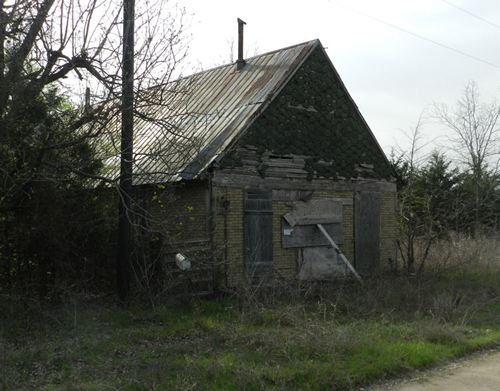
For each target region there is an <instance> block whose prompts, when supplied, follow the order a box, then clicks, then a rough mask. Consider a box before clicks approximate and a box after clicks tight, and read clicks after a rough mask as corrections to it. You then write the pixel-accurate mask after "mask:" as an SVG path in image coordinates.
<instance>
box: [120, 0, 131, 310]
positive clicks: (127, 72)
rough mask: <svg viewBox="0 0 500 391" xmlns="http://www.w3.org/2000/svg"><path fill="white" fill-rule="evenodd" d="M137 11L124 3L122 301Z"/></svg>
mask: <svg viewBox="0 0 500 391" xmlns="http://www.w3.org/2000/svg"><path fill="white" fill-rule="evenodd" d="M134 9H135V0H123V63H122V110H121V111H122V129H121V130H122V134H121V156H120V185H119V194H120V197H119V198H120V199H119V206H118V214H119V217H118V249H117V259H116V276H117V291H118V297H119V298H120V299H121V300H125V299H126V298H127V297H128V296H129V293H130V252H131V248H132V246H131V241H132V234H131V224H130V213H129V212H130V205H131V202H130V199H131V194H132V158H133V155H132V148H133V143H132V141H133V134H134V18H135V16H134Z"/></svg>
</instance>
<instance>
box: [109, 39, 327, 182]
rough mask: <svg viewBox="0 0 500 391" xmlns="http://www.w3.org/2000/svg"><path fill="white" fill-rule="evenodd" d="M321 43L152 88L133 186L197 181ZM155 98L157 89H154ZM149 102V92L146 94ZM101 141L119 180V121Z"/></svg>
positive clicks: (139, 126)
mask: <svg viewBox="0 0 500 391" xmlns="http://www.w3.org/2000/svg"><path fill="white" fill-rule="evenodd" d="M317 44H319V41H317V40H315V41H310V42H306V43H303V44H299V45H296V46H292V47H289V48H285V49H281V50H277V51H275V52H270V53H266V54H263V55H260V56H256V57H253V58H250V59H248V60H246V61H247V63H246V65H245V67H244V68H243V69H241V70H240V71H238V70H236V65H235V64H234V63H233V64H228V65H225V66H221V67H217V68H214V69H211V70H207V71H204V72H200V73H197V74H194V75H192V76H189V77H186V78H182V79H179V80H177V81H174V82H171V83H168V84H166V85H164V86H159V87H156V88H159V89H161V95H162V100H163V102H158V103H156V104H155V103H154V102H152V103H150V104H147V105H145V106H144V107H143V108H142V107H141V108H140V110H139V111H140V112H141V114H144V115H143V116H141V117H139V116H136V118H135V122H134V125H135V129H134V130H135V133H134V168H133V170H134V179H133V180H134V184H145V183H159V182H166V181H175V180H179V179H193V178H196V177H197V176H198V175H199V174H200V173H201V172H202V171H203V170H204V169H205V168H206V167H207V166H208V165H209V164H210V163H211V162H212V161H213V160H214V159H216V158H217V157H218V156H219V155H220V154H222V153H223V152H224V150H225V149H226V148H227V146H228V145H230V144H231V143H232V142H233V140H234V139H235V137H236V136H237V135H238V134H239V133H240V132H241V131H242V130H244V129H245V128H246V127H247V126H248V125H249V124H250V123H251V121H253V119H254V118H255V116H256V114H257V113H259V112H260V111H261V110H262V109H263V108H264V107H265V105H267V104H268V103H269V101H270V100H271V99H272V98H273V97H274V96H275V95H276V93H277V92H278V91H279V90H280V89H281V88H282V87H283V85H284V83H285V82H286V81H287V80H288V78H289V77H290V75H291V74H292V73H293V72H294V71H295V70H297V69H298V66H299V65H300V64H301V63H302V61H303V60H304V59H305V57H306V56H307V55H308V54H309V53H311V51H312V49H314V47H316V45H317ZM155 93H156V94H153V96H158V90H156V91H155ZM144 94H146V95H144V96H145V97H146V98H147V92H144ZM99 143H100V144H101V145H100V150H101V152H102V153H103V158H104V159H103V162H104V166H105V167H104V170H103V172H104V173H105V175H107V176H108V177H111V178H114V179H116V178H118V175H119V166H120V165H119V162H120V159H119V150H120V123H119V119H117V120H115V121H113V123H110V125H109V126H108V128H107V131H106V134H104V135H103V137H101V139H100V141H99Z"/></svg>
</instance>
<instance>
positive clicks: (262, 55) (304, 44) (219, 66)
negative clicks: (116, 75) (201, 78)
mask: <svg viewBox="0 0 500 391" xmlns="http://www.w3.org/2000/svg"><path fill="white" fill-rule="evenodd" d="M320 43H321V42H320V40H319V39H318V38H316V39H312V40H310V41H305V42H301V43H297V44H295V45H290V46H285V47H283V48H280V49H275V50H271V51H269V52H264V53H261V54H257V55H255V56H252V57H248V58H246V59H245V61H250V60H254V59H256V58H260V57H264V56H269V55H271V54H274V53H277V52H281V51H284V50H290V49H294V48H296V47H299V46H308V45H311V46H314V45H317V44H320ZM235 64H236V63H235V62H229V63H227V64H222V65H217V66H215V67H212V68H208V69H204V70H202V71H198V72H194V73H191V74H189V75H186V76H181V77H178V78H177V79H174V80H169V81H168V82H166V83H163V84H159V85H158V86H154V87H159V86H164V85H168V84H170V83H177V82H179V81H181V80H185V79H189V78H191V77H194V76H198V75H202V74H204V73H208V72H212V71H215V70H216V69H221V68H225V67H229V66H233V65H235Z"/></svg>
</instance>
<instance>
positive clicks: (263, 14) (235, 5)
mask: <svg viewBox="0 0 500 391" xmlns="http://www.w3.org/2000/svg"><path fill="white" fill-rule="evenodd" d="M179 1H180V5H183V6H185V7H186V9H187V11H188V13H192V14H193V16H192V18H191V27H190V30H189V32H190V33H191V35H192V41H191V45H190V51H189V53H190V56H189V60H190V64H191V65H192V66H193V67H203V68H209V67H211V66H214V65H219V64H222V63H226V62H229V59H230V42H231V41H232V40H234V41H235V42H236V41H237V39H236V35H237V24H236V18H237V17H240V18H241V19H243V20H244V21H245V22H247V25H246V26H245V45H246V48H245V51H246V53H247V55H248V56H251V55H254V54H258V53H264V52H267V51H271V50H275V49H279V48H282V47H286V46H289V45H294V44H297V43H300V42H304V41H308V40H311V39H315V38H319V39H320V40H321V42H322V44H323V46H325V47H326V50H327V53H328V55H329V56H330V58H331V60H332V62H333V64H334V65H335V67H336V68H337V71H338V72H339V74H340V76H341V78H342V80H343V81H344V83H345V84H346V86H347V89H348V90H349V92H350V93H351V95H352V97H353V98H354V100H355V101H356V103H357V104H358V106H359V108H360V110H361V113H362V114H363V116H364V117H365V119H366V120H367V122H368V124H369V125H370V127H371V128H372V130H373V132H374V133H375V136H376V137H377V139H378V140H379V142H380V144H381V145H382V147H383V148H384V149H385V150H386V152H389V151H390V148H391V146H393V145H395V144H396V143H399V144H404V139H403V138H402V130H408V129H410V128H411V127H413V126H414V125H415V124H416V122H417V120H418V117H419V115H420V113H421V112H422V110H424V108H425V107H427V106H429V105H430V104H432V103H433V102H443V103H448V104H450V105H453V104H454V102H455V101H456V100H457V99H458V98H459V97H460V95H461V94H462V91H463V88H464V86H465V84H466V83H467V82H468V81H470V80H475V81H476V82H477V83H478V86H479V90H480V92H481V96H482V98H483V99H484V100H491V99H492V98H493V97H495V96H499V95H500V50H499V48H500V27H494V26H492V25H490V24H488V23H486V22H484V21H481V20H478V19H476V18H474V17H472V16H471V15H468V14H466V13H465V12H462V11H460V10H458V9H456V8H454V7H452V6H451V5H450V4H447V3H451V4H454V5H456V6H459V7H462V8H464V9H466V10H468V11H470V12H472V13H474V14H476V15H479V16H481V17H483V18H485V19H487V20H488V21H491V22H493V23H496V24H497V25H499V26H500V2H499V1H498V0H475V1H474V0H378V1H374V0H350V1H347V0H310V1H304V0H301V1H298V0H288V1H285V0H246V1H241V0H179ZM367 15H368V16H367ZM370 17H371V18H370ZM373 18H378V19H381V20H383V21H384V22H387V23H391V24H393V25H396V26H398V27H400V28H403V29H406V30H409V31H411V32H413V33H415V34H418V35H421V36H424V37H426V38H428V39H431V40H434V41H437V42H439V43H441V44H443V45H447V46H451V47H453V48H455V49H458V50H460V51H462V52H465V53H467V54H469V55H472V56H475V57H478V58H480V59H482V60H484V61H487V62H490V63H493V64H494V65H496V67H495V66H491V65H487V64H485V63H482V62H480V61H477V60H474V59H472V58H468V57H466V56H463V55H460V54H458V53H455V52H453V51H450V50H448V49H445V48H442V47H439V46H437V45H435V44H432V43H430V42H426V41H424V40H422V39H418V38H416V37H414V36H412V35H409V34H407V33H404V32H402V31H399V30H397V29H395V28H393V27H390V26H387V25H385V24H383V23H381V22H379V21H376V20H374V19H373ZM235 46H236V43H235ZM235 51H236V47H235ZM424 134H425V135H426V136H427V137H428V140H431V139H432V140H433V139H434V136H436V135H441V134H443V133H442V131H441V130H440V129H439V126H438V125H437V124H433V123H428V124H427V125H426V126H425V127H424ZM434 143H438V145H439V143H442V144H446V139H445V137H440V138H438V139H437V140H436V141H434Z"/></svg>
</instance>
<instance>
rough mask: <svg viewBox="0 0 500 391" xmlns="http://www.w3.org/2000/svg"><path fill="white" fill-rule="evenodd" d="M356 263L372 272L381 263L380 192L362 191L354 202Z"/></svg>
mask: <svg viewBox="0 0 500 391" xmlns="http://www.w3.org/2000/svg"><path fill="white" fill-rule="evenodd" d="M354 241H355V253H354V254H355V258H354V259H355V264H356V268H357V269H358V270H359V271H360V272H362V273H370V272H373V271H374V270H375V269H377V268H378V267H379V264H380V193H378V192H373V191H361V192H358V193H356V195H355V204H354Z"/></svg>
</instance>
